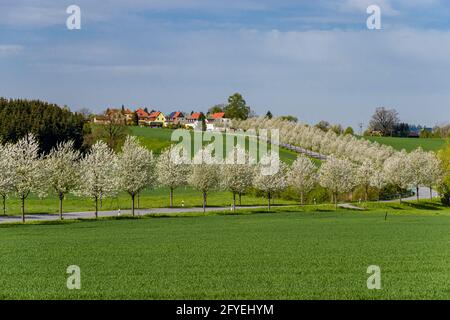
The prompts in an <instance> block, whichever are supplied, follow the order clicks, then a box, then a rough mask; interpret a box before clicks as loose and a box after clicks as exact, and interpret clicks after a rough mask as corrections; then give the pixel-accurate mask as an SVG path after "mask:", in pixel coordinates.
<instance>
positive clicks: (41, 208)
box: [6, 187, 294, 215]
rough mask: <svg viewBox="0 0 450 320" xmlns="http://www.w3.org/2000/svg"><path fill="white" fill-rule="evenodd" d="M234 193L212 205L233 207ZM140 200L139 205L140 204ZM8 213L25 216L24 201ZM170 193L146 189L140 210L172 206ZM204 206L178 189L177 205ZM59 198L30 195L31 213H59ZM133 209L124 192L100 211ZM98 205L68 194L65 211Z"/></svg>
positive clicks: (12, 202)
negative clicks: (22, 206) (22, 211)
mask: <svg viewBox="0 0 450 320" xmlns="http://www.w3.org/2000/svg"><path fill="white" fill-rule="evenodd" d="M232 197H233V196H232V194H231V193H230V192H227V191H213V192H211V193H210V194H209V195H208V206H220V207H222V206H230V205H231V203H232V201H233V199H232ZM137 201H138V200H137V199H136V204H137ZM275 203H277V204H293V203H294V201H288V200H283V199H275ZM6 204H7V214H8V215H19V214H20V213H21V211H20V210H21V203H20V199H18V198H16V197H11V198H10V199H8V200H7V202H6ZM169 204H170V203H169V190H168V189H167V188H158V189H154V190H144V191H143V192H142V193H141V195H140V197H139V207H140V208H143V209H151V208H164V207H168V206H169ZM183 204H184V206H185V207H201V206H202V194H201V192H199V191H197V190H194V189H192V188H190V187H181V188H178V189H175V192H174V206H175V207H181V206H182V205H183ZM266 204H267V200H266V199H264V198H260V197H256V196H254V195H251V194H249V195H244V196H242V205H243V206H254V205H266ZM58 205H59V202H58V198H57V197H56V196H48V197H45V198H39V197H37V196H35V195H30V196H29V197H28V198H27V201H26V202H25V207H26V212H27V214H32V213H44V214H45V213H58V208H59V207H58ZM119 208H120V209H122V210H123V209H130V208H131V198H130V196H129V195H128V194H127V193H123V192H122V193H120V194H119V195H118V196H117V197H116V198H107V199H104V200H103V203H102V207H101V208H99V210H106V211H108V210H118V209H119ZM94 210H95V206H94V202H93V201H92V200H91V199H87V198H79V197H75V196H73V195H68V196H67V198H66V199H65V200H64V212H80V211H94Z"/></svg>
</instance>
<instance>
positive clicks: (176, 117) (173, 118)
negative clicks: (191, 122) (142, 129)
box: [166, 111, 185, 126]
mask: <svg viewBox="0 0 450 320" xmlns="http://www.w3.org/2000/svg"><path fill="white" fill-rule="evenodd" d="M184 122H185V117H184V114H183V112H181V111H174V112H172V113H171V114H169V115H168V116H167V117H166V126H168V125H181V124H184Z"/></svg>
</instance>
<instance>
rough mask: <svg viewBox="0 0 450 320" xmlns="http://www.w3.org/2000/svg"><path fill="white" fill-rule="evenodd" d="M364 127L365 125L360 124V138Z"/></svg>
mask: <svg viewBox="0 0 450 320" xmlns="http://www.w3.org/2000/svg"><path fill="white" fill-rule="evenodd" d="M363 127H364V123H362V122H360V123H359V135H360V136H362V135H363Z"/></svg>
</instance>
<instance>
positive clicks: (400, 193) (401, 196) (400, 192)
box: [398, 190, 403, 203]
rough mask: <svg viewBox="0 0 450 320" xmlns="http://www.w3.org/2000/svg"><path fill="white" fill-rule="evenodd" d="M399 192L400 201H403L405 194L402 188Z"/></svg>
mask: <svg viewBox="0 0 450 320" xmlns="http://www.w3.org/2000/svg"><path fill="white" fill-rule="evenodd" d="M398 194H399V197H400V203H402V202H403V201H402V200H403V195H402V191H401V190H400V191H399V192H398Z"/></svg>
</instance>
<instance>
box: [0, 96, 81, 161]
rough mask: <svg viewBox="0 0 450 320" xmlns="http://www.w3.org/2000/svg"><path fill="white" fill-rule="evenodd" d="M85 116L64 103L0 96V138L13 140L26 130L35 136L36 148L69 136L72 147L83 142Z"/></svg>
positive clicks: (53, 144) (44, 149) (43, 149)
mask: <svg viewBox="0 0 450 320" xmlns="http://www.w3.org/2000/svg"><path fill="white" fill-rule="evenodd" d="M84 124H85V119H84V117H83V115H82V114H80V113H73V112H71V111H70V110H69V109H68V108H67V107H64V108H61V107H59V106H57V105H55V104H50V103H47V102H43V101H39V100H21V99H19V100H12V99H11V100H7V99H4V98H0V139H1V141H2V142H13V143H15V142H17V141H19V140H20V139H22V138H23V137H25V136H26V135H27V134H29V133H32V134H34V136H35V137H36V139H37V141H38V143H39V147H40V152H43V153H48V152H49V151H50V150H51V149H52V148H54V147H56V146H57V144H58V143H60V142H64V141H68V140H71V141H73V142H74V147H75V148H76V149H80V148H82V146H83V142H84V140H83V126H84Z"/></svg>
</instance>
